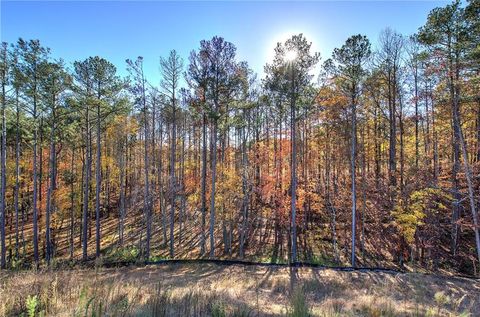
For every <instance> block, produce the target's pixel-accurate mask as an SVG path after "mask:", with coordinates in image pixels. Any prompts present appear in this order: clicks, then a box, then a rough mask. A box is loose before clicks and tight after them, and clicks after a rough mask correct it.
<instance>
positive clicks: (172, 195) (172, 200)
mask: <svg viewBox="0 0 480 317" xmlns="http://www.w3.org/2000/svg"><path fill="white" fill-rule="evenodd" d="M172 110H173V111H172V115H173V121H172V128H171V129H172V134H171V135H172V139H171V144H170V257H171V258H173V257H174V256H175V249H174V248H175V247H174V224H175V200H176V186H177V185H176V181H175V151H176V144H175V142H176V140H177V135H176V129H177V128H176V124H175V116H176V113H175V95H174V97H173V101H172Z"/></svg>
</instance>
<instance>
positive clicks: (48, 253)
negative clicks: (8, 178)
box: [45, 110, 56, 265]
mask: <svg viewBox="0 0 480 317" xmlns="http://www.w3.org/2000/svg"><path fill="white" fill-rule="evenodd" d="M54 111H55V110H54ZM55 121H56V118H55V114H53V117H52V126H51V131H50V157H49V168H48V169H49V178H50V181H49V184H48V190H47V206H46V211H45V212H46V224H45V245H46V260H47V264H48V265H50V260H51V257H52V255H53V252H52V241H51V228H50V218H51V213H52V199H53V197H52V196H53V190H54V189H55V156H56V151H55Z"/></svg>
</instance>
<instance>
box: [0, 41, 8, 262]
mask: <svg viewBox="0 0 480 317" xmlns="http://www.w3.org/2000/svg"><path fill="white" fill-rule="evenodd" d="M2 50H3V52H2V54H4V55H5V56H3V59H4V61H3V62H4V63H5V65H4V67H2V68H3V72H4V73H3V74H2V77H3V78H2V137H1V141H2V144H1V152H0V165H1V173H2V178H1V183H0V199H1V202H0V249H1V250H0V251H1V254H0V257H1V261H0V268H1V269H5V268H6V267H7V261H6V246H5V218H6V215H5V210H6V209H5V207H6V204H5V198H6V195H5V194H6V190H7V125H6V120H5V108H6V107H7V102H6V98H5V97H6V96H5V94H6V91H5V86H6V76H7V69H6V67H7V65H6V64H7V56H6V55H7V47H6V45H5V46H3V48H2Z"/></svg>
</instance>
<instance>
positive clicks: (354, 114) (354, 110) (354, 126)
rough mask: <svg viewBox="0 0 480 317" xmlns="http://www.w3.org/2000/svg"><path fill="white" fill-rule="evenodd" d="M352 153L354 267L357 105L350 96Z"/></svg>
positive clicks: (353, 242)
mask: <svg viewBox="0 0 480 317" xmlns="http://www.w3.org/2000/svg"><path fill="white" fill-rule="evenodd" d="M351 142H352V144H351V146H352V153H351V156H350V161H351V175H352V256H351V263H352V266H353V267H355V236H356V210H357V193H356V189H355V185H356V184H355V181H356V177H355V157H356V151H357V148H356V143H357V106H356V105H355V99H354V98H352V140H351Z"/></svg>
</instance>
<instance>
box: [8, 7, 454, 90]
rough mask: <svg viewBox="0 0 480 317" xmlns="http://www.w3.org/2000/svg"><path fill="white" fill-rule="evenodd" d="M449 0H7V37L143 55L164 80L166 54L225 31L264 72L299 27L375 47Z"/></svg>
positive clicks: (329, 43) (320, 41) (60, 51)
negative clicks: (359, 38) (357, 38)
mask: <svg viewBox="0 0 480 317" xmlns="http://www.w3.org/2000/svg"><path fill="white" fill-rule="evenodd" d="M446 3H447V2H445V1H398V2H395V1H372V2H364V1H353V2H350V1H337V2H327V1H311V2H300V1H295V2H286V1H283V2H273V1H266V2H256V1H250V2H240V1H225V2H220V1H213V2H200V1H195V2H185V1H183V2H162V1H147V2H142V1H131V2H127V1H106V2H100V1H84V2H74V1H52V2H43V1H35V2H26V1H4V0H1V8H0V9H1V39H2V41H7V42H10V43H11V42H15V41H16V40H17V39H18V38H19V37H23V38H24V39H32V38H35V39H39V40H40V41H41V42H42V43H43V44H44V45H45V46H48V47H50V48H51V50H52V56H53V57H55V58H57V57H62V58H63V59H64V60H65V61H66V62H67V65H71V63H72V62H73V61H75V60H81V59H85V58H86V57H88V56H94V55H99V56H101V57H104V58H106V59H108V60H110V61H111V62H113V63H114V64H115V65H116V66H117V68H118V70H119V72H120V74H122V75H123V74H126V71H125V59H126V58H136V57H137V56H139V55H141V56H143V57H144V63H145V71H146V75H147V78H148V79H149V81H151V82H152V84H157V83H158V81H159V71H158V64H159V62H158V61H159V57H160V56H166V55H167V54H168V52H169V51H170V50H171V49H176V50H177V51H178V52H179V53H180V54H181V55H182V56H183V57H184V59H185V63H187V62H188V55H189V52H190V51H191V50H192V49H196V48H198V46H199V41H200V40H202V39H209V38H211V37H212V36H213V35H220V36H223V37H224V38H225V39H226V40H228V41H230V42H232V43H234V44H235V45H236V46H237V53H238V57H239V59H241V60H246V61H248V63H249V64H250V66H251V67H252V68H253V69H254V70H255V71H256V72H257V73H259V75H260V77H262V74H263V65H264V64H265V63H266V62H268V61H269V59H270V58H271V55H272V52H273V47H274V46H275V43H276V42H278V41H282V40H285V39H286V38H287V37H288V36H289V35H291V34H293V33H304V34H305V36H306V37H307V39H309V40H310V41H312V42H313V48H314V49H315V50H317V51H319V52H320V53H321V55H322V60H324V59H326V58H328V57H330V55H331V52H332V50H333V48H335V47H339V46H341V45H342V44H343V43H344V41H345V40H346V39H347V37H348V36H350V35H352V34H358V33H362V34H365V35H367V37H368V38H369V39H370V40H371V41H372V42H373V44H374V45H375V42H376V41H377V38H378V34H379V32H380V30H382V29H383V28H385V27H391V28H393V29H395V30H397V31H398V32H400V33H403V34H412V33H414V32H415V31H416V30H417V29H418V27H419V26H421V25H423V24H424V23H425V21H426V18H427V15H428V12H429V11H430V10H431V9H433V8H435V7H437V6H443V5H445V4H446Z"/></svg>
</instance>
